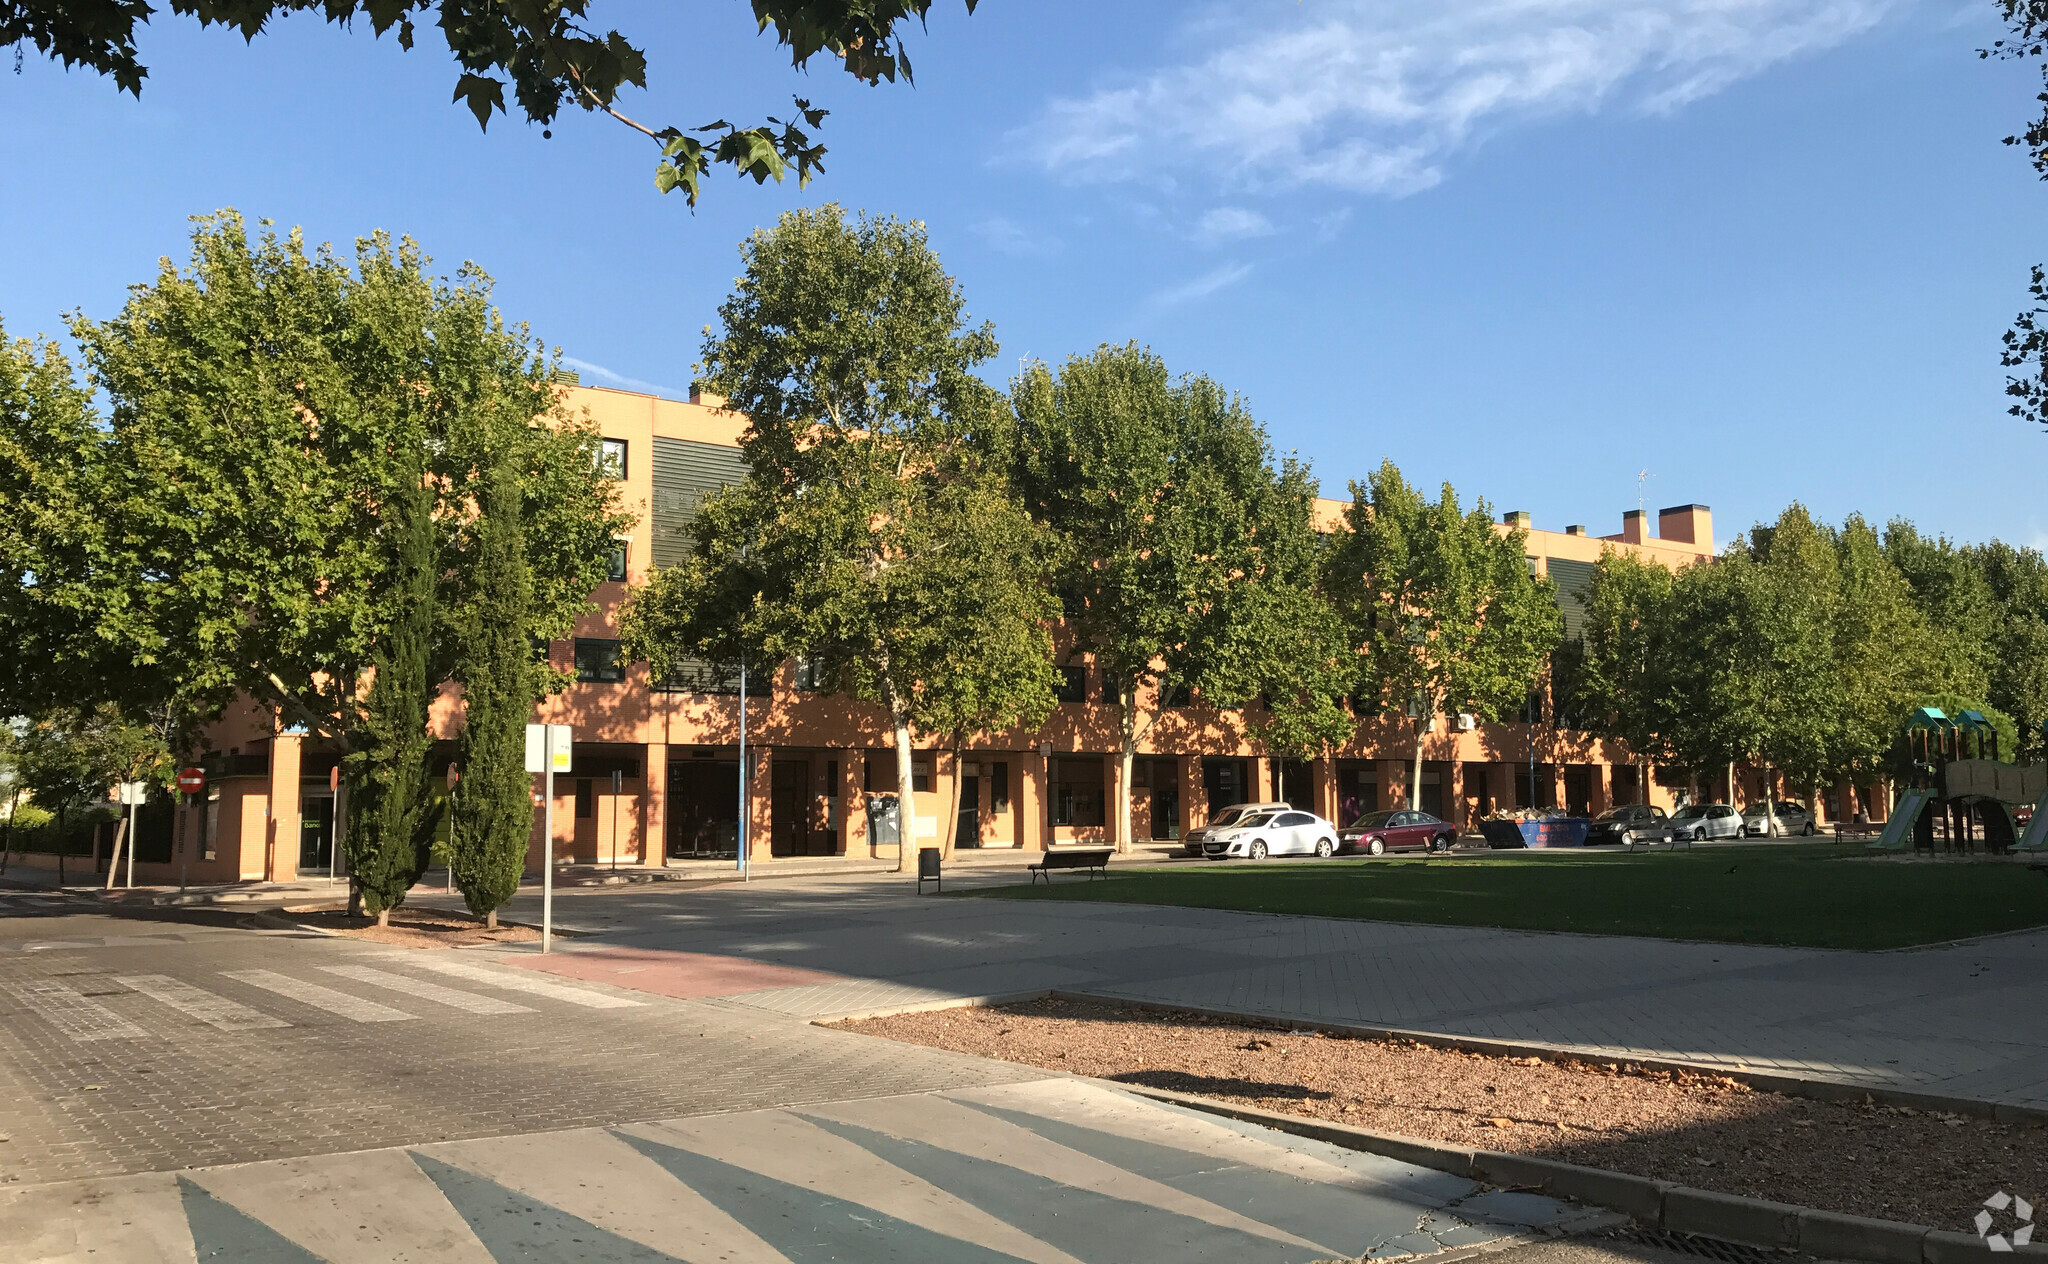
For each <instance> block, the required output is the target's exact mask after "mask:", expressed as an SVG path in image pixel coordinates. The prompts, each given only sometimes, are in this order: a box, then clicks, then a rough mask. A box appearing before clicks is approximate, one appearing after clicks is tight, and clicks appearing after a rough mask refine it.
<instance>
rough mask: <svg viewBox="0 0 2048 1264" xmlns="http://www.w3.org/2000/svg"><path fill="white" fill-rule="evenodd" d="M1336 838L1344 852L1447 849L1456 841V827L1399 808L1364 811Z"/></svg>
mask: <svg viewBox="0 0 2048 1264" xmlns="http://www.w3.org/2000/svg"><path fill="white" fill-rule="evenodd" d="M1337 841H1338V846H1339V847H1340V848H1341V849H1342V850H1344V851H1362V852H1365V853H1366V854H1367V855H1371V856H1377V855H1380V854H1381V853H1383V852H1390V851H1414V850H1428V851H1449V850H1450V849H1451V846H1452V844H1454V843H1456V842H1457V841H1458V828H1457V826H1455V825H1452V824H1451V823H1450V822H1449V821H1443V820H1438V819H1437V818H1436V817H1434V816H1431V815H1430V814H1429V813H1427V812H1421V811H1417V810H1415V809H1414V808H1400V809H1396V810H1394V811H1391V812H1367V813H1366V814H1365V815H1364V816H1361V817H1359V818H1358V819H1357V820H1355V821H1353V822H1351V825H1350V828H1348V829H1346V830H1345V831H1344V832H1343V833H1342V834H1340V835H1339V836H1338V840H1337Z"/></svg>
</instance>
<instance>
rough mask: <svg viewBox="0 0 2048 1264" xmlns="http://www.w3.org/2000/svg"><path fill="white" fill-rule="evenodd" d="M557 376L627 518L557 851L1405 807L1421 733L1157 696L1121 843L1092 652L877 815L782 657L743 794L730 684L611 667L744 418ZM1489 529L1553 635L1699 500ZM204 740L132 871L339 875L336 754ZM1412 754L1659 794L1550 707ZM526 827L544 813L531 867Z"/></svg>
mask: <svg viewBox="0 0 2048 1264" xmlns="http://www.w3.org/2000/svg"><path fill="white" fill-rule="evenodd" d="M565 391H566V395H567V402H568V404H569V406H570V407H571V409H572V410H575V411H578V412H585V413H587V414H588V415H589V417H590V418H591V419H592V420H593V421H594V422H595V423H596V425H597V427H598V430H599V432H600V434H601V435H602V436H603V440H604V450H605V455H606V458H607V459H608V460H609V461H611V462H612V463H613V464H614V466H615V469H616V470H617V472H618V473H619V474H620V475H621V477H622V480H623V488H624V492H623V494H624V501H625V503H626V505H627V506H628V507H629V508H631V509H632V510H633V511H634V512H635V514H636V515H637V518H638V524H637V525H636V526H635V528H634V529H633V532H632V534H631V536H630V537H628V538H625V539H622V540H621V541H620V549H619V552H618V553H617V555H616V557H615V561H614V566H613V572H612V575H613V578H612V579H611V580H610V581H608V582H606V583H605V584H603V585H601V586H600V587H599V589H598V591H597V592H596V593H595V594H594V604H595V606H596V609H595V610H594V611H593V612H592V613H590V614H588V615H587V616H585V617H584V618H583V619H582V620H581V622H580V623H579V625H578V627H577V628H576V630H575V635H574V637H573V638H571V639H569V640H564V641H558V642H556V643H554V645H553V646H552V647H551V650H550V653H551V658H552V661H553V662H554V664H555V665H556V666H557V667H561V668H565V669H574V671H575V672H576V675H577V683H576V684H575V685H573V686H572V687H570V688H569V689H568V690H566V691H565V692H563V693H561V694H559V695H557V696H554V697H551V698H548V699H546V700H545V701H544V702H543V703H541V704H540V706H539V707H538V708H537V713H536V715H535V717H534V718H535V720H536V721H538V722H545V723H550V724H564V725H568V726H570V728H571V729H572V730H573V733H574V747H573V759H572V764H571V768H570V770H569V771H568V772H567V773H566V774H558V776H557V779H556V783H555V804H554V809H555V810H554V813H553V819H554V832H555V840H554V841H555V848H554V851H555V855H556V857H557V858H558V860H562V861H569V862H578V863H585V864H599V865H603V864H619V865H635V866H637V865H664V864H666V865H690V864H693V863H696V862H702V861H707V860H717V859H730V858H731V857H733V856H734V855H735V854H736V852H735V848H736V843H737V838H738V835H739V833H740V830H739V824H740V819H741V816H742V814H744V816H745V819H746V822H747V829H746V836H747V841H748V849H749V855H750V859H752V860H759V861H763V862H772V861H774V860H776V859H780V858H785V857H821V856H845V857H854V858H862V857H879V858H886V857H893V856H894V855H895V854H896V851H897V848H898V847H899V846H908V847H910V848H913V849H915V848H917V847H919V846H932V845H934V844H936V843H938V842H940V841H942V840H944V839H946V838H947V837H948V836H949V835H955V836H956V837H957V840H958V842H957V846H959V847H961V848H977V849H984V850H992V849H1013V850H1030V851H1036V850H1039V849H1041V848H1047V847H1055V848H1056V847H1062V846H1070V845H1102V844H1115V845H1143V844H1147V843H1153V842H1170V841H1173V840H1176V839H1178V838H1179V837H1180V836H1181V835H1182V834H1183V833H1184V832H1185V831H1187V830H1189V829H1193V828H1196V827H1198V826H1200V825H1201V824H1203V823H1204V822H1205V821H1206V820H1207V819H1208V818H1209V816H1210V815H1211V814H1212V813H1213V812H1214V811H1216V810H1217V809H1219V808H1221V807H1222V806H1224V805H1226V804H1230V803H1235V802H1240V801H1245V800H1265V799H1282V800H1286V801H1288V802H1291V803H1295V804H1297V805H1300V806H1304V807H1307V808H1309V809H1310V810H1313V811H1316V812H1318V813H1320V814H1322V815H1324V816H1328V817H1332V818H1335V819H1340V820H1344V821H1349V820H1350V819H1353V818H1355V817H1356V816H1357V815H1359V814H1360V813H1362V812H1365V811H1370V810H1373V809H1375V808H1389V807H1397V806H1403V805H1407V804H1408V800H1409V797H1410V795H1409V786H1410V779H1409V772H1410V762H1409V761H1410V759H1411V757H1412V753H1413V749H1414V737H1413V722H1412V721H1411V720H1409V719H1408V718H1407V717H1405V716H1400V715H1389V716H1381V717H1376V718H1371V719H1368V720H1366V721H1364V722H1363V723H1361V725H1360V727H1359V729H1358V731H1357V733H1356V734H1355V735H1354V737H1353V738H1352V739H1351V741H1350V742H1348V743H1347V744H1346V745H1345V746H1344V747H1343V748H1342V749H1340V750H1337V751H1334V752H1332V753H1331V754H1330V755H1329V756H1327V757H1325V758H1320V759H1316V760H1313V761H1297V760H1289V759H1282V758H1277V757H1274V756H1273V755H1271V754H1270V753H1268V752H1266V751H1265V750H1263V749H1262V748H1261V747H1260V746H1259V745H1258V743H1257V742H1256V740H1255V739H1254V737H1253V736H1252V734H1251V732H1250V730H1249V728H1248V725H1247V723H1246V719H1245V716H1244V715H1243V714H1242V713H1239V712H1234V711H1228V710H1220V709H1217V708H1213V707H1206V706H1202V705H1199V703H1197V705H1189V706H1171V705H1169V706H1166V707H1164V708H1163V709H1161V711H1160V718H1159V720H1158V722H1157V723H1156V724H1155V725H1154V726H1153V727H1152V729H1151V730H1150V731H1149V732H1148V734H1147V736H1146V738H1145V741H1144V744H1143V746H1142V748H1141V750H1140V752H1139V755H1138V758H1137V760H1136V763H1135V766H1134V769H1133V772H1132V786H1131V790H1132V798H1133V803H1134V811H1133V820H1132V831H1131V832H1132V835H1133V837H1131V838H1128V839H1124V838H1118V837H1117V836H1116V812H1115V807H1114V805H1115V802H1116V795H1117V790H1118V779H1119V777H1120V776H1121V767H1120V760H1119V759H1118V757H1117V755H1116V753H1115V752H1116V751H1117V749H1118V727H1117V713H1116V708H1115V707H1114V706H1113V705H1111V704H1110V703H1108V702H1106V701H1105V699H1104V696H1103V691H1102V687H1101V681H1100V679H1099V677H1098V675H1097V674H1096V672H1095V669H1094V665H1093V663H1092V662H1091V661H1090V660H1089V656H1087V655H1085V654H1075V655H1070V656H1068V658H1067V659H1066V661H1064V662H1063V663H1062V664H1061V671H1062V673H1063V675H1064V678H1065V679H1064V683H1063V687H1062V689H1061V701H1060V704H1059V705H1058V706H1057V707H1056V708H1055V711H1054V714H1053V715H1052V716H1051V717H1050V718H1048V719H1047V721H1046V722H1045V723H1044V724H1043V725H1041V726H1039V727H1038V728H1037V729H1035V730H1031V731H1028V732H1026V731H1010V732H1004V733H991V734H983V735H980V736H977V737H975V738H974V739H972V740H971V741H970V742H969V743H968V744H967V746H966V748H965V749H964V750H963V751H962V752H961V753H960V754H959V755H958V756H957V757H956V756H955V754H954V753H953V752H952V751H951V749H949V748H948V747H946V746H944V745H943V744H941V743H938V742H936V741H932V740H929V739H925V738H922V737H921V738H920V739H919V744H918V748H917V750H916V752H915V761H914V762H915V784H914V786H913V792H912V795H911V798H912V800H913V804H912V806H911V809H910V810H909V811H901V812H898V813H897V814H896V817H895V819H893V820H891V819H889V817H888V815H887V809H886V806H885V805H886V803H887V802H889V801H890V800H888V799H887V798H884V799H877V797H876V796H893V795H894V793H895V791H896V789H897V787H896V784H895V782H896V774H895V764H894V755H893V753H892V751H891V750H890V749H889V741H890V739H889V733H888V727H887V723H886V717H885V716H884V715H883V713H882V712H881V711H880V709H879V708H873V707H867V706H863V705H861V704H858V703H855V702H853V701H851V700H849V699H846V698H844V697H839V696H834V695H830V694H827V693H825V692H822V691H820V690H818V689H815V688H812V687H811V682H810V681H809V680H808V679H807V678H806V674H805V672H804V671H803V670H802V666H801V664H785V665H784V666H783V668H782V669H781V670H780V672H779V673H778V674H777V675H776V677H775V678H774V679H773V680H772V681H753V682H751V684H750V689H749V691H748V697H747V704H746V705H747V717H746V726H747V749H746V759H747V763H748V767H747V770H746V771H747V777H746V784H747V792H746V796H745V801H744V802H742V801H741V796H740V791H739V784H740V777H739V772H740V767H739V760H740V751H739V741H738V738H739V724H740V698H739V696H738V689H737V687H736V686H737V682H736V681H734V680H730V679H725V678H721V677H719V676H718V675H717V673H715V672H713V671H711V670H709V669H708V668H707V669H705V670H702V671H697V672H691V673H684V674H683V675H682V676H681V677H680V678H678V679H676V680H672V681H667V682H657V681H653V680H650V679H649V676H648V670H647V665H646V664H645V663H627V662H623V661H621V658H620V655H619V653H618V642H619V635H618V628H617V623H616V618H615V616H616V612H617V610H618V607H619V604H620V602H621V600H622V599H623V598H624V596H625V594H626V592H627V590H628V587H629V586H630V585H631V584H633V583H637V582H641V581H643V580H645V579H646V577H647V576H648V575H649V574H651V573H652V571H653V570H655V569H657V568H659V567H661V566H663V565H668V564H672V563H673V562H674V561H676V560H677V559H678V558H679V557H681V556H683V555H684V553H685V551H686V550H687V549H688V548H689V547H690V545H689V539H688V534H687V526H688V523H689V520H690V517H691V514H692V513H693V512H694V510H695V506H696V504H697V503H698V501H699V500H701V499H702V497H703V496H705V495H706V494H708V493H709V492H711V491H713V490H715V489H717V488H718V487H721V486H723V485H725V484H727V483H730V482H732V481H733V480H735V479H737V478H739V477H741V476H742V474H743V473H744V466H743V464H742V462H741V459H740V453H739V449H738V440H739V437H740V435H741V433H742V431H743V430H744V428H745V424H746V422H745V418H744V417H742V416H741V415H739V414H737V413H734V412H731V411H729V410H726V409H725V408H723V407H721V403H722V401H720V400H718V399H717V398H716V397H713V396H698V397H695V398H692V399H691V400H688V401H683V400H673V399H664V398H660V397H656V396H652V395H643V394H635V393H630V392H623V391H614V390H606V389H596V388H588V387H581V386H569V387H565ZM1344 509H1345V504H1344V502H1341V501H1335V500H1324V501H1322V502H1320V503H1319V505H1318V519H1319V523H1320V524H1321V525H1323V526H1324V527H1326V528H1328V529H1336V528H1338V527H1339V525H1340V524H1341V520H1342V515H1343V512H1344ZM1503 521H1504V525H1506V524H1513V525H1519V526H1522V527H1524V528H1526V529H1528V532H1529V534H1528V537H1527V538H1528V552H1529V556H1530V558H1531V563H1532V566H1533V567H1534V568H1535V569H1536V571H1537V572H1538V573H1547V574H1548V575H1550V576H1551V577H1552V578H1553V579H1555V580H1556V581H1557V582H1558V586H1559V589H1560V593H1561V596H1560V601H1561V604H1562V605H1563V608H1564V617H1565V621H1566V624H1567V629H1568V630H1571V629H1572V628H1573V627H1575V625H1576V622H1577V619H1578V617H1579V611H1578V602H1577V599H1576V590H1577V589H1578V587H1579V586H1580V585H1582V584H1583V583H1584V582H1585V580H1586V578H1587V577H1588V576H1589V575H1590V573H1591V570H1592V567H1593V564H1594V563H1595V562H1596V561H1597V560H1598V559H1599V557H1600V555H1601V553H1602V551H1603V550H1605V549H1608V548H1620V549H1627V550H1630V551H1633V552H1637V553H1639V554H1641V555H1643V556H1645V557H1647V558H1650V559H1653V560H1656V561H1658V562H1660V563H1662V564H1664V565H1669V566H1674V567H1676V566H1686V565H1691V564H1693V563H1695V562H1698V561H1701V560H1702V559H1705V558H1708V557H1710V556H1711V555H1712V553H1713V520H1712V515H1711V513H1710V511H1709V510H1708V509H1707V507H1706V506H1703V505H1681V506H1677V507H1674V508H1671V509H1666V510H1663V511H1662V512H1660V513H1659V514H1658V515H1657V517H1656V521H1655V523H1654V528H1655V529H1654V531H1653V530H1652V526H1653V524H1652V523H1651V521H1650V517H1649V515H1648V514H1645V513H1643V512H1642V511H1630V512H1628V513H1627V514H1625V515H1624V516H1623V521H1622V529H1621V530H1620V531H1619V532H1617V533H1615V534H1612V535H1604V536H1595V535H1593V534H1590V533H1589V532H1588V531H1587V530H1586V529H1585V528H1584V527H1581V526H1570V527H1567V528H1566V529H1565V530H1563V531H1549V530H1540V529H1536V528H1535V527H1534V525H1533V524H1532V523H1531V522H1530V521H1529V520H1528V516H1527V515H1526V514H1512V513H1511V514H1508V515H1506V516H1505V518H1504V520H1503ZM435 725H436V729H437V735H438V736H439V737H440V738H442V739H444V742H443V744H442V750H443V753H442V755H441V756H440V766H442V767H445V765H446V763H447V762H448V760H449V759H450V758H452V738H453V736H454V734H455V731H456V729H457V728H458V727H459V712H458V707H457V705H456V704H455V702H454V700H453V699H452V698H450V697H444V699H443V701H442V703H441V704H440V705H439V706H437V708H436V711H435ZM210 741H211V744H212V746H213V747H214V750H213V751H212V753H211V754H210V755H209V756H208V759H207V767H208V771H209V784H208V787H207V790H206V791H205V793H204V795H203V796H201V797H200V799H199V801H198V802H197V803H195V804H194V805H193V806H191V807H190V808H181V809H179V810H178V811H177V813H176V819H175V820H172V821H167V822H166V824H167V825H169V826H170V828H168V829H164V830H160V831H155V833H159V834H161V835H163V838H162V839H161V841H160V842H158V843H157V844H156V845H149V844H148V842H147V839H148V836H147V835H146V836H145V842H146V845H145V848H144V849H143V850H142V851H140V852H139V854H138V859H139V860H140V861H141V862H143V863H142V866H141V868H140V869H139V870H138V879H139V880H144V881H167V880H168V881H178V880H181V879H182V880H189V881H193V882H202V881H236V880H247V879H272V880H282V879H290V878H294V877H305V876H310V875H319V874H326V873H329V872H331V866H332V863H333V855H334V851H335V832H336V821H337V816H338V813H337V810H336V809H337V798H338V796H339V794H340V793H342V792H341V791H340V790H339V787H338V781H339V778H338V775H337V774H336V771H335V770H336V766H337V763H338V760H339V753H338V752H337V751H336V750H334V749H332V747H331V745H330V744H328V743H325V742H323V741H322V740H320V739H319V738H317V737H314V736H310V735H307V734H305V733H303V732H296V731H293V730H291V729H290V728H289V727H288V726H286V725H284V724H281V723H280V722H279V721H278V719H277V718H276V717H274V716H272V715H269V714H266V713H264V712H262V711H260V710H259V709H257V708H255V707H253V706H244V707H240V708H238V709H237V710H236V711H235V712H233V713H231V714H230V715H229V716H227V717H225V718H224V719H223V720H222V721H221V722H220V724H218V725H216V726H215V729H214V731H213V732H212V734H211V735H210ZM1423 755H1424V765H1423V775H1422V785H1421V794H1420V796H1419V800H1420V801H1419V803H1418V804H1416V805H1415V806H1420V807H1422V808H1423V809H1424V810H1427V811H1430V812H1433V813H1435V814H1436V815H1438V816H1441V817H1444V818H1445V819H1447V820H1452V821H1454V822H1456V823H1458V824H1460V825H1461V826H1465V825H1468V824H1469V823H1470V822H1472V821H1474V820H1476V819H1477V818H1479V817H1482V816H1484V815H1487V814H1488V813H1490V812H1493V811H1495V810H1499V809H1503V808H1508V809H1512V808H1518V807H1530V806H1534V807H1546V808H1548V807H1557V808H1562V809H1565V810H1568V811H1572V812H1594V813H1597V812H1600V811H1603V810H1605V809H1606V808H1607V807H1609V806H1611V805H1614V804H1618V803H1629V802H1644V801H1648V802H1654V803H1659V804H1663V805H1666V806H1668V805H1669V804H1670V803H1671V801H1672V798H1673V795H1674V792H1675V789H1676V787H1674V786H1669V785H1664V784H1661V783H1660V781H1659V779H1658V778H1657V777H1655V776H1652V777H1650V778H1649V780H1648V783H1647V784H1646V783H1645V779H1644V777H1643V775H1642V772H1643V770H1642V769H1641V768H1639V767H1638V766H1637V764H1636V763H1635V762H1634V760H1633V758H1632V756H1631V755H1630V754H1629V752H1628V751H1626V750H1625V749H1622V748H1621V747H1620V746H1619V745H1618V744H1616V743H1613V742H1609V741H1606V740H1603V739H1600V738H1597V737H1594V736H1591V735H1589V734H1586V733H1583V732H1576V731H1573V730H1571V729H1569V728H1565V727H1560V726H1559V725H1558V724H1557V723H1556V717H1555V716H1554V715H1550V714H1547V713H1544V714H1535V713H1528V714H1525V715H1524V716H1523V717H1522V718H1520V719H1517V720H1513V721H1509V722H1505V723H1484V722H1476V721H1473V720H1471V719H1470V718H1469V717H1460V716H1455V715H1453V716H1448V717H1439V718H1438V719H1437V720H1436V721H1435V722H1434V727H1433V730H1432V731H1431V732H1430V734H1429V735H1428V736H1427V737H1426V738H1425V739H1424V751H1423ZM956 788H957V790H958V803H959V807H958V810H957V815H956V816H955V822H957V825H956V828H955V829H948V828H947V826H948V824H949V823H948V822H947V821H946V820H945V819H944V818H945V817H946V816H947V815H948V814H949V813H953V812H954V808H953V804H954V802H955V790H956ZM536 790H538V781H536ZM538 797H539V796H538V793H536V800H538ZM538 815H539V814H538V813H537V814H536V816H538ZM891 833H894V834H896V835H897V836H898V837H896V838H891V837H890V835H891ZM541 841H542V840H541V835H540V827H539V825H538V824H536V828H535V843H534V849H533V853H532V861H531V866H532V867H533V868H535V869H537V868H538V867H539V864H540V859H539V858H540V855H541V852H542V848H541Z"/></svg>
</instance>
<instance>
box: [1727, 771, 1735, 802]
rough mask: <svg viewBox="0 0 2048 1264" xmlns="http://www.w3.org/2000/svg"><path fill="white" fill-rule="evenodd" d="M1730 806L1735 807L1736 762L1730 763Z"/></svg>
mask: <svg viewBox="0 0 2048 1264" xmlns="http://www.w3.org/2000/svg"><path fill="white" fill-rule="evenodd" d="M1728 806H1729V807H1731V808H1732V807H1734V806H1735V761H1734V760H1732V759H1731V760H1729V761H1728Z"/></svg>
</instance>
